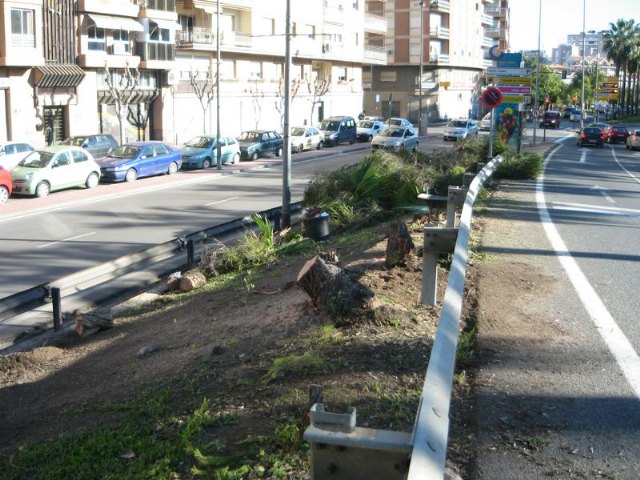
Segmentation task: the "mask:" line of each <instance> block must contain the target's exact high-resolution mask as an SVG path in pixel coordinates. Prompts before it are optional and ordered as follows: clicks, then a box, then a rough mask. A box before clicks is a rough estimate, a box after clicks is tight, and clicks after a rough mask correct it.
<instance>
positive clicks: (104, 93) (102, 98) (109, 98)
mask: <svg viewBox="0 0 640 480" xmlns="http://www.w3.org/2000/svg"><path fill="white" fill-rule="evenodd" d="M159 95H160V92H159V91H158V90H147V89H144V90H143V89H141V90H135V91H134V92H131V96H130V97H129V99H128V101H127V103H129V105H136V104H138V103H144V104H150V103H151V102H153V101H154V100H155V99H156V97H158V96H159ZM98 103H99V104H106V105H112V104H114V103H116V100H115V98H113V95H112V94H111V92H110V91H109V90H98Z"/></svg>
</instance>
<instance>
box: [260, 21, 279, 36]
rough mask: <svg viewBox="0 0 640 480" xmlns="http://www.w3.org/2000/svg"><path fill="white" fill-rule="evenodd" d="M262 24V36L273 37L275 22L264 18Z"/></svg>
mask: <svg viewBox="0 0 640 480" xmlns="http://www.w3.org/2000/svg"><path fill="white" fill-rule="evenodd" d="M262 23H263V27H262V29H263V32H262V34H263V35H275V34H276V21H275V19H273V18H264V19H263V20H262Z"/></svg>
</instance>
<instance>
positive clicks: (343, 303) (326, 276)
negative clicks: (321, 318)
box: [296, 255, 375, 317]
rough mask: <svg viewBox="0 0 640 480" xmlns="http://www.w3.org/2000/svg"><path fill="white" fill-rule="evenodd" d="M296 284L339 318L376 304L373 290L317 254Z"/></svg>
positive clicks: (319, 304)
mask: <svg viewBox="0 0 640 480" xmlns="http://www.w3.org/2000/svg"><path fill="white" fill-rule="evenodd" d="M296 283H297V284H298V285H299V286H300V287H301V288H302V289H303V290H304V291H305V292H306V293H307V294H308V295H309V296H310V297H311V301H312V302H313V304H314V305H315V306H316V307H318V308H320V309H322V310H324V311H325V312H327V313H329V314H331V315H334V316H336V317H346V316H349V315H350V314H351V313H352V312H353V311H354V310H356V309H358V310H368V309H371V308H373V307H374V302H375V294H374V293H373V292H372V291H371V290H369V289H368V288H367V287H365V286H364V285H362V284H360V283H358V282H356V281H355V280H353V279H352V278H351V277H350V276H349V274H347V272H345V271H344V270H343V269H341V268H340V267H338V266H337V265H334V264H332V263H327V262H326V261H325V260H323V259H322V258H321V257H319V256H317V255H316V256H315V257H313V258H311V259H310V260H308V261H307V262H306V263H305V264H304V266H303V267H302V269H301V270H300V272H299V273H298V278H297V280H296Z"/></svg>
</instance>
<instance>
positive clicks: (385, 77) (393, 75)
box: [380, 71, 397, 82]
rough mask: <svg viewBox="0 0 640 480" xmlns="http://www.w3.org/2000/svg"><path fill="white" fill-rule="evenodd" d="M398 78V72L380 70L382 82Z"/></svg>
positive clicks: (393, 80)
mask: <svg viewBox="0 0 640 480" xmlns="http://www.w3.org/2000/svg"><path fill="white" fill-rule="evenodd" d="M396 80H397V74H396V72H395V71H390V72H384V71H383V72H380V81H381V82H395V81H396Z"/></svg>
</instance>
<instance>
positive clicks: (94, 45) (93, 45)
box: [87, 25, 105, 52]
mask: <svg viewBox="0 0 640 480" xmlns="http://www.w3.org/2000/svg"><path fill="white" fill-rule="evenodd" d="M87 37H88V39H89V42H88V47H89V50H94V51H103V52H104V49H105V48H104V46H105V42H104V28H98V27H96V26H95V25H92V26H91V27H89V28H88V29H87Z"/></svg>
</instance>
